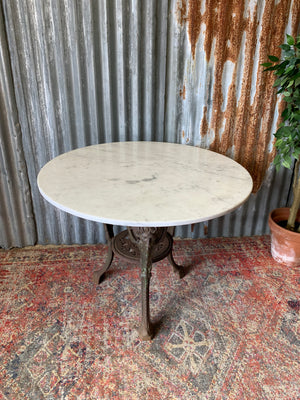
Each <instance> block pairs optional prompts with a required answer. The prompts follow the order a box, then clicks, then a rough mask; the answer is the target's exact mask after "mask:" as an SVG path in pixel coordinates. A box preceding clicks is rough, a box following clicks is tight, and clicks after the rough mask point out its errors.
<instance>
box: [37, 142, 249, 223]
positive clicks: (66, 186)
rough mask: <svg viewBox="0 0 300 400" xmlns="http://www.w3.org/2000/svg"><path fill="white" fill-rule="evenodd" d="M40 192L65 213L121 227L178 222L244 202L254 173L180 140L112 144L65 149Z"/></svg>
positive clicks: (47, 169) (46, 171) (41, 180)
mask: <svg viewBox="0 0 300 400" xmlns="http://www.w3.org/2000/svg"><path fill="white" fill-rule="evenodd" d="M38 187H39V189H40V192H41V194H42V195H43V196H44V197H45V199H46V200H48V201H49V202H50V203H51V204H53V205H54V206H56V207H58V208H59V209H61V210H64V211H66V212H69V213H71V214H73V215H76V216H78V217H82V218H85V219H88V220H92V221H98V222H103V223H108V224H112V225H122V226H157V227H158V226H177V225H187V224H190V223H196V222H200V221H206V220H209V219H212V218H215V217H219V216H221V215H224V214H226V213H228V212H230V211H232V210H234V209H235V208H237V207H239V206H240V205H241V204H242V203H243V202H244V201H245V200H246V199H247V198H248V196H249V195H250V193H251V190H252V179H251V176H250V175H249V173H248V172H247V171H246V170H245V169H244V168H243V167H242V166H241V165H239V164H238V163H236V162H235V161H233V160H231V159H230V158H228V157H225V156H222V155H220V154H217V153H214V152H212V151H209V150H204V149H201V148H199V147H193V146H188V145H181V144H172V143H159V142H122V143H119V142H118V143H106V144H100V145H94V146H89V147H84V148H80V149H77V150H73V151H71V152H68V153H65V154H62V155H60V156H58V157H56V158H54V159H53V160H52V161H50V162H49V163H47V164H46V165H45V166H44V167H43V168H42V169H41V171H40V173H39V175H38Z"/></svg>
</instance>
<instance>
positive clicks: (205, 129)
mask: <svg viewBox="0 0 300 400" xmlns="http://www.w3.org/2000/svg"><path fill="white" fill-rule="evenodd" d="M207 133H208V121H207V106H205V107H204V109H203V117H202V121H201V126H200V136H201V137H204V136H205V135H206V134H207Z"/></svg>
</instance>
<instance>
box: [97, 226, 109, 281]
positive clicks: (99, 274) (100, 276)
mask: <svg viewBox="0 0 300 400" xmlns="http://www.w3.org/2000/svg"><path fill="white" fill-rule="evenodd" d="M104 230H105V237H106V241H107V244H108V251H107V256H106V261H105V264H104V265H103V266H102V267H101V268H100V269H98V270H97V271H94V273H93V281H94V283H96V284H97V285H98V284H99V283H100V282H101V281H103V279H104V274H105V272H106V271H107V270H108V269H109V267H110V266H111V263H112V261H113V258H114V252H113V249H112V239H113V237H114V230H113V225H106V224H104Z"/></svg>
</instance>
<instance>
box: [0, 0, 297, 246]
mask: <svg viewBox="0 0 300 400" xmlns="http://www.w3.org/2000/svg"><path fill="white" fill-rule="evenodd" d="M0 3H1V4H2V8H3V14H4V22H5V29H6V35H7V40H8V47H9V59H10V63H11V70H12V74H13V82H14V88H13V89H12V88H11V89H10V91H9V93H5V94H4V96H5V97H6V98H7V99H9V98H11V97H14V96H15V98H16V106H17V111H18V122H19V123H20V132H21V134H22V148H23V149H24V157H25V163H26V169H27V171H28V177H29V184H30V190H31V192H30V197H31V198H32V207H33V212H34V216H35V224H36V229H37V240H38V242H39V243H95V242H99V241H104V240H105V236H104V231H103V229H102V226H101V225H97V224H95V223H91V222H88V221H84V220H81V219H79V218H75V217H72V216H70V215H67V214H64V213H62V212H60V211H58V210H55V209H54V208H53V207H52V206H50V205H49V204H47V203H46V202H45V201H44V200H43V199H42V198H41V196H40V195H39V193H38V189H37V186H36V176H37V174H38V171H39V169H40V168H41V167H42V166H43V165H44V164H45V163H46V162H47V161H49V160H50V159H51V158H53V157H55V156H56V155H58V154H61V153H63V152H65V151H68V150H71V149H74V148H76V147H82V146H86V145H90V144H95V143H103V142H110V141H117V140H121V141H123V140H156V141H168V142H177V143H180V142H181V143H184V144H187V145H196V146H201V147H204V148H209V149H212V150H214V151H217V152H220V153H222V154H226V155H228V156H229V157H231V158H234V159H235V160H237V161H238V162H240V163H241V164H242V165H244V166H245V167H246V168H247V169H248V170H249V172H250V173H251V175H252V176H253V178H254V182H255V193H253V195H252V196H251V198H250V200H249V201H248V203H247V204H246V205H245V206H243V207H242V208H241V209H240V210H237V211H236V212H235V213H233V214H232V215H229V216H226V217H223V218H222V219H218V220H214V221H210V222H209V223H206V224H205V223H203V224H199V225H197V226H195V227H194V229H193V231H192V229H191V227H181V228H178V229H177V230H176V235H180V236H190V237H204V236H233V235H237V236H240V235H248V234H260V233H265V232H267V231H268V228H267V214H268V211H269V210H270V209H271V208H272V207H275V206H277V205H282V204H285V203H286V201H287V196H286V195H285V194H284V191H283V188H285V189H286V188H288V186H289V182H290V172H289V171H281V172H280V173H279V174H277V175H275V174H274V170H273V167H272V165H271V161H272V159H273V157H274V149H273V137H272V132H274V131H275V129H276V126H277V125H278V123H279V119H278V115H279V114H280V110H281V109H282V104H281V102H280V100H278V101H277V98H276V96H275V94H274V91H273V89H272V82H273V77H272V75H271V74H266V73H263V72H262V69H261V68H260V63H261V62H264V61H265V60H266V56H267V54H270V53H271V54H278V51H279V49H278V48H277V46H278V45H279V44H280V43H281V42H282V41H283V40H284V35H285V33H286V32H289V33H291V34H294V35H295V34H296V33H297V31H298V30H299V21H300V2H299V1H298V0H230V1H220V0H169V1H156V0H150V1H149V0H97V1H94V0H76V1H74V0H26V1H23V0H0ZM274 21H276V23H275V22H274ZM1 124H3V119H2V117H1ZM1 128H2V126H1ZM15 164H16V162H15V161H13V160H12V161H11V167H12V168H15V167H14V165H15ZM0 185H1V191H2V193H4V194H3V197H4V198H5V200H6V202H7V201H8V200H9V198H10V197H9V196H10V195H9V194H8V189H7V187H6V183H5V182H4V181H3V180H2V181H1V183H0ZM17 192H18V194H17V197H18V196H19V198H20V196H21V195H20V192H19V191H17ZM30 201H31V200H29V199H27V200H25V204H26V205H28V206H29V205H30ZM5 218H6V220H8V219H9V217H8V216H6V217H5ZM20 229H22V227H21V224H17V226H16V230H17V231H18V230H20ZM1 245H3V244H2V243H0V246H1Z"/></svg>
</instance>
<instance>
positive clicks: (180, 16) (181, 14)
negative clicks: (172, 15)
mask: <svg viewBox="0 0 300 400" xmlns="http://www.w3.org/2000/svg"><path fill="white" fill-rule="evenodd" d="M176 15H177V20H178V24H179V25H181V26H183V25H184V24H185V21H186V19H187V15H186V0H181V1H178V2H177V5H176Z"/></svg>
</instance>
